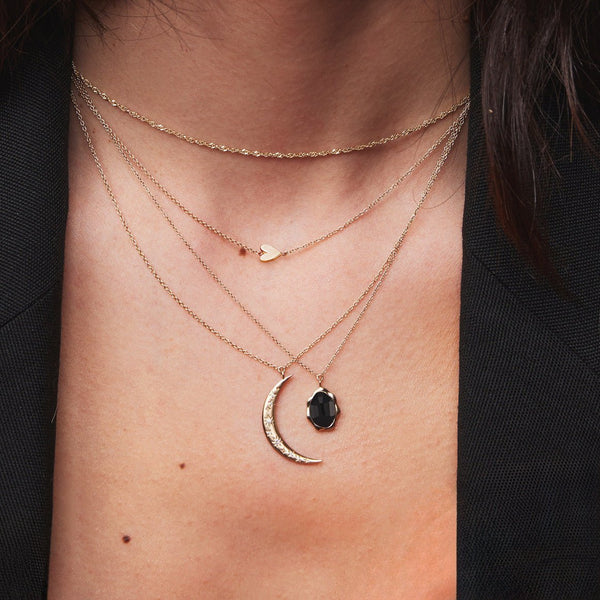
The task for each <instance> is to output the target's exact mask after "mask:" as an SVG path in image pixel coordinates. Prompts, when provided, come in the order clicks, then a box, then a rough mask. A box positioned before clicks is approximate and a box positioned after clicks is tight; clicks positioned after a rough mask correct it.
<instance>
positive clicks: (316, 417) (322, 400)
mask: <svg viewBox="0 0 600 600" xmlns="http://www.w3.org/2000/svg"><path fill="white" fill-rule="evenodd" d="M71 98H72V102H73V105H74V108H75V112H76V114H77V118H78V120H79V123H80V126H81V128H82V131H83V134H84V137H85V139H86V141H87V144H88V146H89V149H90V152H91V154H92V158H93V160H94V162H95V164H96V167H97V169H98V172H99V175H100V178H101V180H102V182H103V184H104V186H105V189H106V191H107V193H108V195H109V197H110V199H111V202H112V204H113V207H114V208H115V211H116V212H117V215H118V217H119V220H120V221H121V224H122V226H123V228H124V229H125V231H126V233H127V235H128V237H129V239H130V241H131V243H132V245H133V246H134V248H135V249H136V251H137V253H138V255H139V256H140V258H141V259H142V260H143V262H144V264H145V265H146V267H147V268H148V270H149V271H150V273H151V274H152V275H153V277H154V278H155V279H156V280H157V281H158V283H159V284H160V285H161V287H162V288H163V289H164V290H165V292H167V294H168V295H169V296H170V297H171V298H172V299H173V300H174V301H175V302H176V303H177V304H178V305H179V306H180V307H181V308H182V309H183V310H184V311H185V312H187V313H188V314H189V315H190V316H191V317H192V318H193V319H194V320H195V321H196V322H197V323H198V324H200V325H202V326H203V327H204V328H205V329H207V330H208V331H209V332H210V333H212V334H213V335H215V336H216V337H217V338H218V339H220V340H221V341H223V342H225V343H227V344H228V345H229V346H230V347H232V348H234V349H235V350H237V351H238V352H240V353H241V354H243V355H245V356H248V357H249V358H252V359H253V360H255V361H256V362H258V363H260V364H263V365H265V366H267V367H269V368H272V369H274V370H276V371H277V372H278V373H279V374H280V375H281V377H282V379H281V380H280V381H279V382H278V383H277V384H276V386H275V387H274V388H273V389H272V390H271V392H270V393H269V395H268V396H267V399H266V400H265V403H264V405H263V429H264V431H265V434H266V436H267V438H268V439H269V441H270V443H271V445H272V446H273V447H274V448H275V449H276V450H277V451H278V452H279V453H280V454H281V455H283V456H285V457H286V458H288V459H290V460H294V461H296V462H298V463H301V464H313V463H316V462H320V460H319V459H312V458H308V457H306V456H303V455H301V454H299V453H297V452H295V451H294V450H292V449H291V448H290V447H289V446H288V445H287V444H286V443H285V442H284V441H283V439H282V438H281V436H280V434H279V433H278V431H277V427H276V423H275V420H274V416H273V412H274V404H275V401H276V399H277V395H278V393H279V391H280V389H281V387H282V386H283V385H284V383H285V382H286V381H287V380H288V379H289V377H291V376H288V377H285V372H286V370H287V368H288V367H289V366H291V365H292V364H294V363H296V364H298V365H300V366H302V367H303V368H305V369H306V370H308V371H309V372H310V373H312V374H313V375H314V376H315V377H316V378H317V381H318V383H319V386H320V385H321V382H322V380H323V377H324V375H325V373H326V371H327V370H328V369H329V367H330V366H331V365H332V364H333V362H334V360H335V359H336V358H337V356H338V355H339V353H340V352H341V350H342V349H343V348H344V346H345V344H346V342H347V341H348V340H349V338H350V336H351V335H352V334H353V333H354V331H355V330H356V328H357V327H358V324H359V323H360V321H361V319H362V317H363V316H364V314H365V312H366V311H367V310H368V308H369V307H370V305H371V303H372V302H373V300H374V298H375V296H376V295H377V292H378V291H379V289H380V287H381V285H382V284H383V282H384V280H385V278H386V277H387V275H388V273H389V271H390V269H391V266H392V264H393V262H394V260H395V258H396V257H397V255H398V252H399V250H400V247H401V245H402V242H403V241H404V238H405V236H406V234H407V232H408V229H409V227H410V225H411V224H412V222H413V221H414V219H415V218H416V215H417V212H418V210H419V209H420V208H421V206H422V205H423V203H424V201H425V199H426V197H427V196H428V194H429V192H430V191H431V188H432V187H433V184H434V182H435V180H436V179H437V176H438V175H439V173H440V171H441V169H442V167H443V165H444V163H445V161H446V159H447V158H448V155H449V153H450V151H451V149H452V147H453V145H454V142H455V141H456V139H457V137H458V134H459V133H460V130H461V129H462V126H463V124H464V122H465V119H466V116H467V114H468V105H467V106H465V108H464V109H463V111H462V113H461V117H459V120H458V121H457V124H456V127H455V128H454V130H453V131H452V133H451V134H450V137H449V139H448V141H447V142H446V144H445V146H444V149H443V151H442V155H441V157H440V159H439V160H438V162H437V163H436V166H435V169H434V171H433V173H432V175H431V176H430V178H429V181H428V183H427V186H426V188H425V190H424V191H423V193H422V195H421V198H420V200H419V202H418V203H417V205H416V207H415V210H414V211H413V213H412V215H411V217H410V219H409V221H408V223H407V225H406V226H405V228H404V230H403V232H402V234H401V236H400V238H399V239H398V240H397V242H396V243H395V244H394V247H393V249H392V251H391V253H390V255H389V256H388V258H387V260H386V261H385V263H384V264H383V266H382V267H381V269H380V270H379V272H378V274H377V275H376V276H375V278H374V279H373V281H372V284H370V286H369V288H372V291H371V292H370V295H369V297H368V299H367V301H366V303H365V305H364V307H363V308H362V309H361V311H360V313H359V315H358V317H357V318H356V319H355V321H354V323H353V324H352V326H351V327H350V329H349V331H348V332H347V333H346V335H345V336H344V338H343V340H342V341H341V343H340V344H339V345H338V346H337V348H336V350H335V352H334V354H333V355H332V357H331V358H330V360H329V361H328V363H327V365H325V367H324V368H323V369H322V370H321V372H320V373H316V372H315V371H313V370H312V369H310V368H309V367H307V366H306V365H305V364H304V363H303V362H302V361H300V358H301V357H302V356H304V354H306V353H307V352H308V351H310V350H311V349H312V348H314V347H315V346H316V345H317V344H318V343H319V342H320V341H321V340H322V339H323V338H324V337H325V336H326V335H327V334H328V332H329V331H331V330H333V328H334V327H336V326H337V325H338V324H339V323H340V322H341V320H343V318H345V316H343V317H342V318H340V319H338V320H337V321H336V322H334V324H333V325H331V326H330V327H329V328H328V330H326V332H325V333H324V334H322V335H321V336H319V338H317V339H316V340H315V341H313V342H312V343H311V344H310V345H309V346H307V347H306V348H304V349H303V350H302V351H301V352H300V353H298V354H296V355H293V354H292V353H290V352H289V351H288V350H287V349H285V347H284V346H283V344H281V343H280V342H279V341H278V340H277V339H276V338H275V337H274V336H272V334H269V336H270V337H271V339H273V341H275V342H276V343H277V345H278V346H279V347H280V348H282V349H284V350H285V352H286V353H287V354H288V356H290V357H291V359H290V361H288V363H286V364H285V365H280V366H278V365H276V364H274V363H272V362H270V361H268V360H266V359H264V358H262V357H260V356H259V355H257V354H254V353H252V352H251V351H249V350H247V349H246V348H243V347H242V346H240V345H239V344H236V343H235V342H233V341H232V340H230V339H229V338H228V337H227V336H225V335H224V334H222V333H221V332H219V331H218V330H216V329H215V328H214V327H213V326H211V325H210V324H209V323H208V322H207V321H205V320H204V319H202V318H201V317H200V316H199V315H197V313H195V312H194V311H193V310H192V309H191V308H190V307H189V306H187V304H185V303H184V302H183V300H181V298H180V297H179V296H178V295H177V294H176V293H175V292H174V291H173V290H172V289H171V288H170V287H169V285H168V284H167V283H166V282H165V280H164V279H163V278H162V277H161V276H160V275H159V273H158V272H157V270H156V268H155V267H154V266H153V265H152V264H151V263H150V261H149V259H148V258H147V256H146V254H145V253H144V251H143V250H142V248H141V247H140V245H139V243H138V241H137V239H136V238H135V236H134V234H133V232H132V230H131V228H130V227H129V224H128V223H127V221H126V219H125V217H124V215H123V212H122V210H121V208H120V205H119V203H118V201H117V199H116V197H115V195H114V193H113V191H112V188H111V186H110V184H109V182H108V179H107V177H106V175H105V173H104V169H103V167H102V164H101V163H100V160H99V158H98V155H97V153H96V150H95V147H94V145H93V142H92V139H91V137H90V135H89V132H88V130H87V126H86V124H85V120H84V119H83V115H82V114H81V111H80V109H79V106H78V103H77V100H76V98H75V94H74V92H73V91H72V92H71ZM107 127H108V126H107ZM109 129H110V128H109ZM111 131H112V130H111ZM115 139H116V140H118V138H116V136H115ZM113 141H115V140H113ZM121 154H122V156H123V157H124V158H125V159H126V160H127V158H126V155H125V153H124V151H122V150H121ZM128 164H129V165H130V166H131V167H132V165H131V163H129V161H128ZM132 168H133V167H132ZM140 181H142V180H140ZM143 185H144V187H145V189H146V190H147V191H148V193H150V196H151V197H153V196H152V194H151V192H149V189H148V188H147V186H145V184H143ZM157 206H159V205H157ZM159 208H160V207H159ZM161 212H162V211H161ZM180 237H181V239H182V240H183V241H184V242H185V240H184V239H183V237H182V236H180ZM186 246H188V249H192V248H191V246H189V245H188V243H187V242H186ZM194 255H195V256H197V258H198V259H199V260H200V261H201V262H203V261H202V259H201V257H199V255H197V254H196V253H195V252H194ZM215 277H216V275H215ZM216 279H217V280H218V281H220V279H219V278H218V277H217V278H216ZM221 286H222V287H223V288H224V289H227V288H226V286H225V284H223V283H222V282H221ZM369 288H368V289H369ZM367 293H368V292H366V293H364V295H361V297H362V298H364V297H365V296H366V295H367ZM229 295H230V296H231V297H232V299H234V300H235V301H236V303H237V304H238V305H239V306H243V305H242V304H241V302H239V300H237V298H236V297H235V296H234V295H233V294H232V293H230V294H229ZM359 303H360V301H358V302H355V305H353V307H354V308H356V307H357V306H358V304H359ZM354 308H351V310H350V311H349V312H348V311H346V312H347V314H350V312H352V310H354ZM245 312H246V311H245ZM247 314H248V316H250V317H251V318H252V320H253V321H254V322H255V323H257V324H259V325H260V323H259V322H258V320H257V319H256V318H255V317H253V316H252V315H251V313H249V311H248V312H247ZM347 314H346V313H345V315H346V316H347ZM261 328H263V331H265V332H266V333H267V330H266V328H264V327H262V326H261ZM338 414H339V407H338V406H337V402H336V400H335V396H334V395H333V394H332V393H331V392H329V391H328V390H326V389H324V388H322V387H319V388H318V389H317V390H316V391H315V392H314V393H313V395H312V396H311V398H310V399H309V401H308V403H307V416H308V417H309V419H310V420H311V422H312V423H313V425H315V427H317V428H318V429H328V428H331V427H333V425H334V424H335V418H336V417H337V415H338Z"/></svg>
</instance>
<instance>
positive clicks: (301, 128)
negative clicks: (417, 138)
mask: <svg viewBox="0 0 600 600" xmlns="http://www.w3.org/2000/svg"><path fill="white" fill-rule="evenodd" d="M176 4H177V6H176V8H171V7H170V6H165V5H163V4H162V3H160V2H154V3H152V2H149V1H147V0H140V1H139V2H131V3H127V2H126V0H123V2H122V4H119V3H115V4H114V8H112V9H110V10H108V11H107V13H106V14H104V15H102V19H103V21H104V23H105V25H106V26H107V28H108V32H107V33H106V35H105V37H104V39H103V40H101V39H100V38H99V37H98V36H96V35H86V34H88V33H90V30H89V25H86V24H85V23H81V24H80V27H79V33H81V34H82V35H78V36H77V41H76V46H75V60H76V62H78V63H79V66H80V68H81V70H82V72H83V73H84V74H85V75H86V76H87V77H89V78H90V79H92V80H93V81H94V82H95V83H97V84H98V85H99V86H101V87H104V88H105V90H106V91H107V92H108V93H109V94H112V95H114V96H116V97H117V98H118V99H119V100H120V101H122V102H124V103H126V104H130V105H131V106H133V107H135V108H138V109H140V110H143V111H144V112H145V113H147V114H149V115H151V116H154V117H157V118H160V119H164V120H165V121H167V122H168V123H169V125H172V126H176V127H179V128H181V129H182V130H184V131H186V132H190V133H194V134H196V135H201V136H203V137H205V138H207V139H211V140H215V141H218V142H219V143H227V144H231V145H236V146H252V147H253V148H258V149H261V150H274V151H279V150H284V151H302V150H315V149H321V148H326V147H335V146H336V145H352V144H356V143H359V142H364V141H368V140H370V139H373V138H376V137H379V136H383V135H386V134H389V133H390V132H391V131H394V130H397V129H399V128H402V127H405V126H407V125H412V124H415V123H417V122H419V121H421V120H423V119H424V118H427V117H429V116H431V115H432V114H434V113H435V112H437V111H439V110H440V109H441V108H444V107H447V106H449V105H451V104H452V103H453V102H454V101H456V100H457V99H459V98H461V97H462V96H463V95H464V94H465V93H466V91H467V90H468V61H467V60H465V58H466V56H467V54H468V46H469V35H468V23H467V21H466V18H465V15H466V14H467V13H466V11H467V5H468V4H469V3H468V1H465V0H436V1H434V2H423V1H422V0H376V1H373V2H368V1H366V0H352V1H348V2H340V1H334V0H328V1H325V2H324V1H322V0H298V1H295V2H289V1H287V0H263V1H261V2H260V3H259V2H248V1H247V0H228V1H221V2H219V1H216V0H214V1H212V2H203V3H199V2H196V1H192V0H178V1H177V3H176Z"/></svg>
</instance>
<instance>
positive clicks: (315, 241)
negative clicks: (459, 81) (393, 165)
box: [73, 79, 456, 256]
mask: <svg viewBox="0 0 600 600" xmlns="http://www.w3.org/2000/svg"><path fill="white" fill-rule="evenodd" d="M73 83H74V85H75V87H76V88H77V91H78V92H79V95H80V96H81V97H82V98H83V100H84V101H85V103H86V104H87V106H88V108H89V109H90V111H91V112H92V113H93V114H94V115H95V116H96V117H97V118H98V119H100V122H101V123H102V124H103V127H104V129H106V127H107V124H106V121H105V120H104V118H103V117H102V116H101V113H100V111H99V110H98V108H97V107H96V105H95V104H94V102H93V101H92V99H91V98H90V95H89V94H88V93H87V91H86V88H85V87H84V86H83V84H82V82H81V81H80V80H78V79H73ZM455 124H456V121H455V122H454V123H452V124H451V125H450V127H448V129H446V131H444V133H443V134H442V135H441V136H440V137H439V138H438V139H437V140H436V141H435V142H434V143H433V145H432V146H430V147H429V148H428V149H427V150H426V151H425V153H424V154H423V155H422V156H421V157H419V159H418V160H417V161H416V162H415V163H413V164H412V165H411V166H410V168H409V169H408V170H407V171H406V172H405V173H403V174H402V175H401V176H400V177H399V178H398V179H396V181H394V182H393V183H392V185H390V186H389V187H388V188H387V189H386V190H384V191H383V192H382V193H381V194H379V196H377V198H375V199H374V200H373V201H371V202H370V203H369V204H368V205H367V206H365V207H364V208H363V209H362V210H360V212H358V213H357V214H355V215H354V216H352V217H350V218H349V219H347V220H346V221H345V222H344V223H342V224H341V225H339V226H338V227H336V228H335V229H333V230H331V231H329V232H327V233H325V234H323V235H321V236H320V237H318V238H315V239H313V240H311V241H309V242H306V243H304V244H301V245H299V246H296V247H293V248H290V249H289V250H281V251H280V252H281V256H287V255H290V254H294V253H296V252H300V251H301V250H306V249H308V248H310V247H312V246H315V245H317V244H319V243H321V242H324V241H325V240H328V239H329V238H331V237H333V236H334V235H337V234H338V233H341V232H342V231H344V230H345V229H346V228H348V227H350V226H351V225H353V224H354V223H355V222H356V221H358V220H359V219H361V218H362V217H364V216H365V215H367V214H368V213H369V212H370V211H371V210H372V209H374V208H375V207H376V206H377V205H378V204H379V203H380V202H381V201H382V200H384V199H385V198H386V197H387V196H389V195H390V194H391V193H392V192H393V191H395V190H396V189H397V188H398V187H399V186H400V185H401V184H402V183H403V182H404V181H405V179H407V178H408V177H409V176H410V175H412V174H413V173H414V172H415V171H416V170H417V169H418V168H419V167H420V166H421V165H422V164H423V163H424V162H425V161H426V160H427V159H428V158H429V157H430V156H431V154H432V153H433V152H434V151H435V150H437V148H439V146H440V145H441V144H442V142H443V141H444V140H445V139H446V138H447V137H448V136H449V135H450V134H451V132H452V130H453V127H454V125H455ZM107 131H108V130H107ZM119 146H120V148H122V150H123V151H124V152H125V153H126V154H127V155H128V156H129V158H130V159H131V160H132V161H133V163H134V164H135V165H136V166H137V167H138V168H139V169H140V170H141V171H142V172H143V173H144V175H146V177H147V178H148V179H149V180H150V181H151V182H152V183H153V184H154V185H155V186H156V187H157V189H159V190H160V191H161V192H162V193H163V194H164V195H165V196H166V197H167V198H168V199H169V200H170V201H171V202H172V203H173V204H175V206H177V207H178V208H179V209H180V210H181V211H182V212H183V213H184V214H186V215H187V216H188V217H190V218H191V219H193V220H194V221H195V222H196V223H198V224H199V225H202V226H203V227H204V228H205V229H207V230H208V231H210V232H211V233H214V234H216V235H218V236H219V237H221V238H223V239H224V240H226V241H227V242H229V243H231V244H233V245H235V246H237V247H238V248H242V249H244V250H245V251H246V252H249V253H251V254H256V255H257V256H260V254H261V250H259V249H256V248H252V247H251V246H249V245H248V244H246V243H244V242H241V241H239V240H236V239H235V238H234V237H232V236H230V235H229V234H226V233H224V232H222V231H221V230H220V229H218V228H217V227H215V226H214V225H211V224H210V223H208V222H207V221H205V220H204V219H202V217H199V216H198V215H196V214H195V213H194V212H192V211H191V210H190V209H189V208H188V207H187V206H185V205H184V204H183V203H182V202H181V201H179V200H178V199H177V198H176V197H175V196H174V195H173V194H171V192H169V191H168V190H167V189H166V188H165V187H164V186H163V185H162V184H161V183H160V182H159V181H158V180H157V179H156V178H155V177H154V175H152V173H150V172H149V171H148V169H147V168H146V167H144V166H143V165H142V164H141V163H140V161H139V160H138V159H137V158H136V157H135V156H134V155H133V154H132V153H131V152H130V151H129V149H128V148H127V146H126V145H125V144H124V143H122V142H121V143H120V144H119Z"/></svg>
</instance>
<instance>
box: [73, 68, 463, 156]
mask: <svg viewBox="0 0 600 600" xmlns="http://www.w3.org/2000/svg"><path fill="white" fill-rule="evenodd" d="M71 67H72V70H73V77H74V79H76V80H79V81H80V82H81V83H82V84H83V85H84V86H85V87H86V88H88V89H89V90H90V91H92V92H93V93H94V94H96V95H97V96H99V97H100V98H102V99H103V100H104V101H106V102H108V103H109V104H110V105H111V106H114V107H115V108H118V109H119V110H120V111H121V112H123V113H125V114H127V115H129V116H130V117H133V118H134V119H137V120H138V121H141V122H142V123H145V124H146V125H149V126H150V127H152V128H154V129H156V130H158V131H162V132H163V133H167V134H169V135H172V136H174V137H176V138H178V139H180V140H183V141H185V142H188V143H189V144H194V145H196V146H201V147H203V148H208V149H210V150H216V151H218V152H228V153H231V154H241V155H243V156H253V157H255V158H280V159H283V158H321V157H324V156H334V155H339V154H350V153H351V152H360V151H361V150H368V149H370V148H375V147H377V146H383V145H385V144H388V143H390V142H395V141H396V140H398V139H400V138H403V137H407V136H409V135H411V134H412V133H416V132H417V131H422V130H423V129H426V128H427V127H429V126H431V125H434V124H435V123H437V122H438V121H441V120H443V119H445V118H446V117H448V116H449V115H451V114H453V113H455V112H456V111H457V110H458V109H459V108H461V107H463V106H465V105H466V104H467V103H468V102H469V96H468V95H467V96H465V97H464V98H462V99H461V100H459V101H458V102H455V103H454V104H453V105H452V106H451V107H450V108H448V109H446V110H444V111H442V112H441V113H439V114H438V115H436V116H434V117H431V118H429V119H425V120H424V121H423V122H421V123H419V124H418V125H416V126H414V127H408V128H406V129H403V130H402V131H397V132H395V133H392V134H390V135H387V136H384V137H381V138H377V139H375V140H371V141H370V142H365V143H363V144H357V145H355V146H344V147H339V148H330V149H327V150H311V151H305V152H269V151H264V150H248V149H247V148H238V147H236V146H229V145H227V144H219V143H217V142H211V141H207V140H202V139H199V138H196V137H194V136H191V135H187V134H185V133H182V132H180V131H177V130H176V129H174V128H172V127H168V126H167V125H164V124H162V123H160V122H158V121H156V120H155V119H151V118H150V117H147V116H145V115H142V114H141V113H139V112H138V111H136V110H133V109H132V108H129V107H128V106H125V105H124V104H122V103H121V102H119V101H118V100H115V99H114V98H112V97H111V96H109V95H108V94H107V93H106V92H104V91H103V90H101V89H100V88H98V87H97V86H96V85H95V84H93V83H92V82H91V81H90V80H89V79H87V78H86V77H85V76H84V75H83V74H82V73H81V72H80V71H79V69H78V68H77V67H76V66H75V63H71Z"/></svg>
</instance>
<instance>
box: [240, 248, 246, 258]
mask: <svg viewBox="0 0 600 600" xmlns="http://www.w3.org/2000/svg"><path fill="white" fill-rule="evenodd" d="M240 256H246V248H240Z"/></svg>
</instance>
